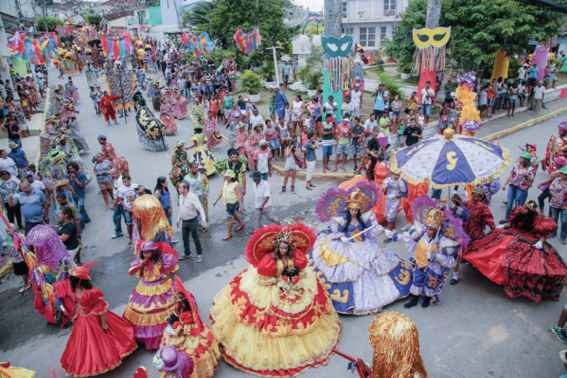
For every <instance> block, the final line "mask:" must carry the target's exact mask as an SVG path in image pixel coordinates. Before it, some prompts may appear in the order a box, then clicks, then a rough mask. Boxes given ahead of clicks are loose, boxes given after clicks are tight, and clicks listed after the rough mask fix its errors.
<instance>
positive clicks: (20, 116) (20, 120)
mask: <svg viewBox="0 0 567 378" xmlns="http://www.w3.org/2000/svg"><path fill="white" fill-rule="evenodd" d="M14 115H16V119H15V120H14V121H15V122H16V124H17V125H18V126H19V127H20V130H21V131H22V133H21V137H22V138H26V137H27V136H28V135H29V131H30V128H29V126H28V123H27V122H26V117H25V115H24V111H23V109H22V107H21V106H18V107H17V109H16V111H15V112H14Z"/></svg>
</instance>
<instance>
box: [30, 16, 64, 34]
mask: <svg viewBox="0 0 567 378" xmlns="http://www.w3.org/2000/svg"><path fill="white" fill-rule="evenodd" d="M46 21H47V30H45V22H44V20H43V16H41V17H38V18H36V20H35V22H36V27H37V30H38V31H40V32H41V31H49V32H54V31H55V28H56V27H57V25H63V20H62V19H60V18H58V17H51V16H47V17H46Z"/></svg>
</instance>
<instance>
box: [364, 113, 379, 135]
mask: <svg viewBox="0 0 567 378" xmlns="http://www.w3.org/2000/svg"><path fill="white" fill-rule="evenodd" d="M376 126H378V122H376V115H375V114H374V113H370V119H369V120H367V121H366V122H365V123H364V129H365V130H370V132H371V133H372V132H374V128H375V127H376Z"/></svg>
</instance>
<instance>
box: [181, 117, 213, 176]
mask: <svg viewBox="0 0 567 378" xmlns="http://www.w3.org/2000/svg"><path fill="white" fill-rule="evenodd" d="M193 130H194V132H195V134H193V136H192V137H191V139H190V141H191V142H193V145H192V146H189V147H187V148H185V149H186V150H190V149H192V148H194V150H193V151H192V152H191V153H190V154H189V163H197V164H198V165H203V166H204V167H205V169H206V170H207V176H210V175H212V174H213V173H214V172H216V169H215V156H214V155H213V154H212V153H211V151H210V150H209V149H208V148H207V146H206V144H205V143H206V142H207V136H206V135H205V134H204V133H203V126H201V125H197V124H196V125H195V126H193Z"/></svg>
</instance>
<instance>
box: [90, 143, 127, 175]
mask: <svg viewBox="0 0 567 378" xmlns="http://www.w3.org/2000/svg"><path fill="white" fill-rule="evenodd" d="M97 140H98V143H99V144H100V145H101V146H102V153H103V155H104V160H108V161H110V166H111V167H112V168H116V169H118V171H120V175H121V176H124V175H128V174H130V169H129V168H128V162H127V161H126V158H125V157H124V156H116V151H115V150H114V147H113V146H112V144H110V143H108V142H107V141H106V136H105V135H99V136H98V138H97Z"/></svg>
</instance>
